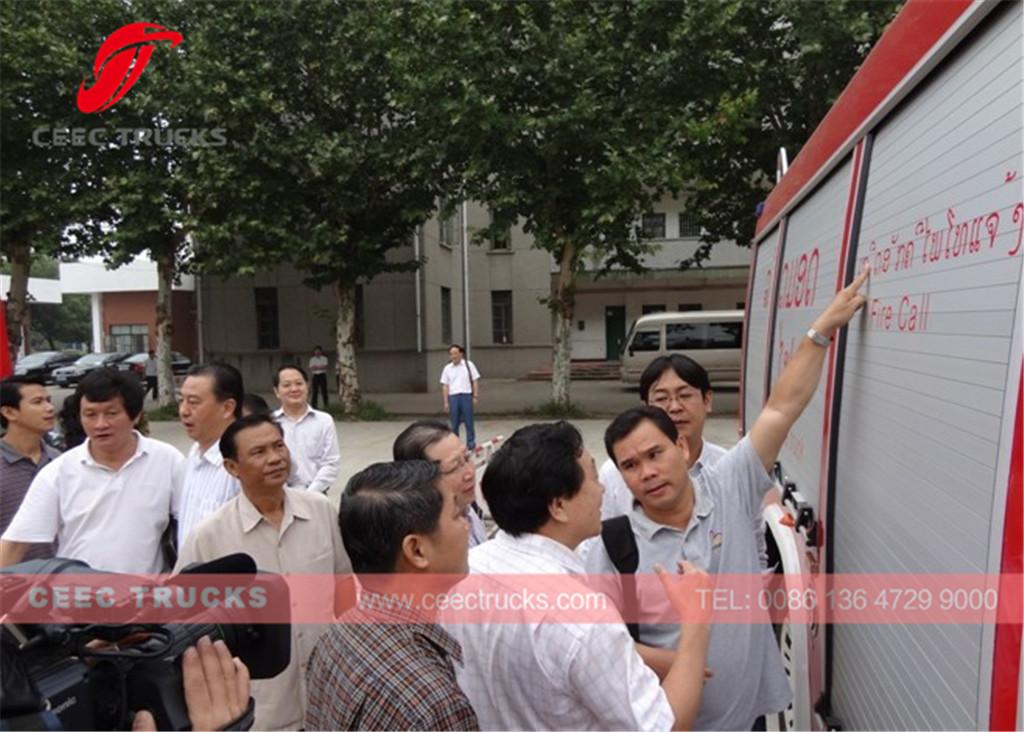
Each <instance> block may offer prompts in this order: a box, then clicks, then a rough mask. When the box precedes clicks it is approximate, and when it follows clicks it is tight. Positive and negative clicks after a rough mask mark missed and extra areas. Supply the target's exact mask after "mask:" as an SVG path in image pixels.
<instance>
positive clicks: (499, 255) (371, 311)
mask: <svg viewBox="0 0 1024 732" xmlns="http://www.w3.org/2000/svg"><path fill="white" fill-rule="evenodd" d="M465 208H466V219H467V220H466V222H465V224H464V223H463V221H462V217H461V216H460V214H459V212H457V213H456V214H454V215H453V216H451V217H449V218H447V219H445V220H439V219H434V220H431V221H428V222H427V223H426V224H425V225H424V226H423V227H421V230H420V232H419V233H418V235H417V236H416V237H415V241H410V244H409V246H408V247H407V248H404V249H402V250H398V251H395V252H394V253H393V256H394V257H395V260H396V261H411V260H413V259H415V258H416V257H417V256H419V257H422V258H423V260H424V264H423V266H422V267H421V268H420V269H419V271H417V272H415V273H395V274H386V275H381V276H379V277H377V278H375V279H374V280H373V281H372V282H369V283H367V284H365V285H362V286H360V288H359V293H358V296H357V305H356V311H357V312H356V319H357V330H358V337H357V343H358V347H357V351H356V358H357V366H358V369H359V379H360V385H361V387H362V388H363V389H364V390H365V391H371V392H373V391H424V390H433V389H436V388H437V383H436V382H437V379H438V376H439V374H440V371H441V368H442V367H443V365H444V364H445V363H446V361H447V359H448V356H447V349H448V345H449V344H450V343H452V342H457V343H462V344H463V345H468V346H469V348H470V351H471V357H472V359H473V361H474V362H475V363H476V364H477V365H478V366H479V368H480V371H481V373H483V374H484V375H485V376H486V377H496V378H519V377H523V376H525V375H526V374H527V373H528V372H530V371H532V370H535V369H538V368H543V367H545V366H548V365H550V363H551V339H552V333H553V330H554V329H553V319H552V316H551V313H550V311H549V310H548V307H547V305H546V304H544V302H543V300H544V299H545V298H547V297H549V296H550V294H551V292H552V287H553V283H554V280H555V275H556V273H557V265H556V263H555V262H554V261H553V259H552V257H551V256H550V255H549V254H547V253H546V252H544V251H539V250H536V249H533V248H532V243H533V242H532V238H531V237H530V236H528V235H527V234H525V233H524V232H523V231H522V229H521V228H519V227H518V226H513V227H511V229H510V230H509V231H508V233H507V235H505V236H499V237H496V238H484V237H482V236H481V235H480V234H481V233H482V232H481V230H482V229H484V228H485V227H487V226H488V225H489V223H490V218H489V217H490V214H489V212H488V211H487V209H485V208H483V207H481V206H477V205H474V204H470V205H468V206H466V207H465ZM644 226H645V228H646V229H647V230H648V233H649V234H650V235H651V236H652V237H653V242H652V244H653V247H654V251H653V252H652V253H651V254H650V255H647V256H646V257H645V260H644V261H645V264H646V266H647V267H648V268H649V270H650V271H648V272H646V273H645V274H643V275H633V274H627V273H624V272H623V273H612V274H610V275H608V276H604V277H601V278H596V277H595V273H596V272H597V270H598V269H599V268H600V262H591V263H588V265H587V267H586V270H585V271H584V273H583V274H582V275H581V276H580V280H579V285H578V289H577V305H576V314H575V315H576V317H575V318H574V320H575V321H576V323H577V325H576V327H575V328H574V332H573V358H574V359H576V360H580V359H597V360H605V359H608V360H615V359H617V358H618V354H619V350H620V349H621V346H622V340H623V338H624V337H625V334H626V331H627V328H628V326H629V324H630V323H631V322H632V321H633V320H635V319H636V318H637V317H638V316H639V315H641V314H642V313H646V312H655V311H657V310H665V309H667V310H677V309H682V310H686V309H712V308H734V307H737V306H742V301H743V299H744V296H745V292H746V283H747V260H748V259H749V250H747V249H743V248H740V247H737V246H735V245H734V244H731V243H723V244H720V245H717V246H716V247H715V249H714V255H713V257H712V260H711V261H710V262H709V263H706V264H705V266H704V267H703V268H701V269H694V270H691V271H686V272H681V271H679V270H678V268H677V264H678V262H679V261H680V260H681V259H682V258H685V257H686V256H688V255H689V254H691V253H692V252H693V251H694V249H695V248H696V246H697V237H698V236H699V231H698V230H696V229H695V228H694V227H693V226H692V225H689V224H688V223H687V220H686V217H685V216H684V215H682V214H681V213H680V206H679V204H678V202H676V201H674V200H672V199H670V198H666V199H665V200H663V201H662V202H661V203H660V204H659V205H658V206H656V207H655V210H654V211H653V212H652V214H651V215H650V216H647V217H645V218H644ZM467 232H468V236H469V240H470V242H471V243H470V245H469V246H468V247H466V246H464V241H465V237H466V234H467ZM198 293H199V294H198V300H199V303H200V305H199V308H198V310H199V320H200V325H199V328H200V332H201V338H202V343H201V345H200V350H201V351H202V352H203V353H204V354H205V357H206V358H222V359H224V360H226V361H228V362H229V363H234V364H236V365H237V366H239V368H240V369H241V370H242V372H243V375H244V376H245V379H246V383H247V384H249V385H251V388H253V389H259V388H269V385H270V381H271V377H272V374H273V372H274V371H275V370H276V369H277V367H278V366H279V365H280V364H282V363H286V362H291V363H294V362H296V361H298V362H300V363H305V362H306V361H307V360H308V358H309V355H310V353H311V352H312V349H313V347H314V346H316V345H320V346H322V347H323V348H324V350H325V351H326V352H327V353H328V354H333V352H334V342H335V337H334V320H335V313H336V309H337V308H336V305H335V295H334V292H333V291H332V290H330V288H324V289H322V290H320V291H316V290H313V289H311V288H309V287H307V286H305V285H303V284H302V273H301V272H298V271H296V270H295V269H293V268H291V267H288V266H281V267H278V268H276V269H274V270H272V271H269V272H265V273H262V274H258V275H255V276H252V277H233V278H228V279H224V278H218V277H203V278H201V281H200V283H199V285H198ZM332 368H333V359H332Z"/></svg>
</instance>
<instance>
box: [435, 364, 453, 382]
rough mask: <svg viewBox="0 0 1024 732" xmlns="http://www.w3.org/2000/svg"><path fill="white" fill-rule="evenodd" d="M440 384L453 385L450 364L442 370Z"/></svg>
mask: <svg viewBox="0 0 1024 732" xmlns="http://www.w3.org/2000/svg"><path fill="white" fill-rule="evenodd" d="M438 383H441V384H450V383H451V379H450V378H449V376H448V364H445V365H444V368H443V369H441V380H440V381H439V382H438Z"/></svg>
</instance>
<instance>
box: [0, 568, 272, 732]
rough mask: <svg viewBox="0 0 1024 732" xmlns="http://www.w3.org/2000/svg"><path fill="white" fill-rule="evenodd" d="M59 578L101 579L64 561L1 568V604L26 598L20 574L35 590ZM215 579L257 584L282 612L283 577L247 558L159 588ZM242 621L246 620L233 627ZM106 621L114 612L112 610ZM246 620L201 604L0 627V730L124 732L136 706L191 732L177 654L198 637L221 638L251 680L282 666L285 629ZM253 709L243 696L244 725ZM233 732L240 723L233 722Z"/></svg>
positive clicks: (161, 724)
mask: <svg viewBox="0 0 1024 732" xmlns="http://www.w3.org/2000/svg"><path fill="white" fill-rule="evenodd" d="M62 574H63V575H65V576H66V575H69V574H100V573H99V572H97V571H96V570H93V569H91V568H90V567H89V566H88V565H87V564H85V563H84V562H79V561H75V560H69V559H46V560H34V561H30V562H23V563H21V564H18V565H15V566H13V567H9V568H7V569H4V570H0V582H2V583H3V594H4V603H3V605H4V608H5V609H6V610H10V608H11V604H10V603H9V602H8V600H9V599H10V598H11V597H16V598H22V599H23V598H25V597H26V596H28V595H29V593H30V587H29V586H31V585H33V582H32V581H31V580H28V577H32V578H33V579H36V578H38V581H39V583H40V584H42V583H45V582H46V581H47V579H52V578H53V577H54V576H56V575H62ZM106 574H109V573H106ZM215 574H220V575H224V574H228V575H240V576H245V578H246V581H247V582H248V583H249V586H250V589H251V588H258V590H257V591H258V592H259V593H260V594H261V596H262V597H264V598H268V597H269V598H270V602H272V603H282V602H283V603H284V604H276V605H275V606H276V607H288V586H287V584H286V583H285V581H284V579H283V578H282V577H280V576H277V575H273V574H265V573H257V572H256V563H255V562H254V561H253V559H252V557H250V556H248V555H246V554H233V555H230V556H227V557H221V558H220V559H216V560H213V561H212V562H207V563H205V564H197V565H193V566H191V567H189V568H188V569H186V570H185V571H184V572H182V574H180V575H177V576H176V577H173V578H171V579H170V580H167V581H166V582H164V583H161V586H163V587H167V586H171V587H174V586H177V589H181V586H182V585H183V584H187V583H188V582H189V580H190V579H193V580H194V579H198V576H201V575H215ZM5 575H6V576H5ZM12 575H13V576H12ZM121 577H124V576H123V575H122V576H121ZM12 582H13V583H15V584H13V585H12ZM123 604H124V603H123V602H122V603H121V605H122V607H120V608H119V609H120V610H122V611H123V610H124V609H125V608H124V607H123ZM122 615H123V613H122ZM243 616H244V619H245V620H246V621H249V622H240V618H242V617H243ZM111 617H120V615H118V614H117V613H116V612H113V611H112V612H111ZM58 620H59V618H58ZM252 621H253V617H252V615H251V613H250V615H248V616H245V614H243V613H237V612H232V611H230V610H228V609H227V608H214V609H207V608H205V607H204V608H203V609H201V610H196V611H195V612H194V614H193V615H190V616H189V617H187V622H182V623H175V624H168V623H163V624H155V623H145V622H124V623H121V624H117V625H112V624H97V623H63V622H54V623H45V624H28V623H22V624H17V625H15V624H11V623H6V622H5V623H4V625H3V628H2V631H0V643H2V647H0V664H2V667H0V672H2V676H0V729H78V730H105V729H110V730H117V729H130V725H131V718H132V714H133V712H135V711H137V710H141V709H148V710H149V711H150V712H152V714H153V717H154V718H155V720H156V723H157V727H158V729H161V730H188V729H191V722H190V721H189V717H188V710H187V708H186V706H185V695H184V690H183V685H182V670H181V657H182V654H184V652H185V650H186V649H188V648H189V647H190V646H193V645H195V644H196V642H197V641H198V640H199V639H200V638H201V637H202V636H204V635H205V636H209V638H210V640H217V639H220V640H223V641H224V642H225V644H226V645H227V647H228V649H229V650H230V651H231V654H232V655H234V656H238V657H239V658H240V659H241V660H242V661H243V662H244V663H245V665H246V666H247V667H248V668H249V674H250V676H251V677H252V678H254V679H266V678H271V677H273V676H276V675H277V674H279V673H281V671H283V670H284V669H285V668H286V667H287V666H288V663H289V661H290V657H291V627H290V625H288V624H282V623H260V622H252ZM252 711H253V703H252V700H251V699H250V702H249V707H248V711H247V715H246V716H247V717H248V720H247V721H248V724H249V725H251V724H252ZM233 728H239V729H247V728H248V726H247V725H245V724H244V723H241V722H240V723H237V727H236V726H235V725H233Z"/></svg>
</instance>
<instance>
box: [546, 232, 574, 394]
mask: <svg viewBox="0 0 1024 732" xmlns="http://www.w3.org/2000/svg"><path fill="white" fill-rule="evenodd" d="M576 254H577V252H576V245H575V244H574V243H572V242H568V243H566V244H565V246H564V247H563V248H562V258H561V261H559V263H558V284H557V285H556V290H555V308H554V312H555V343H554V358H553V364H552V368H551V372H552V373H551V400H552V401H553V402H554V403H555V404H558V405H559V406H562V407H568V406H569V404H570V399H569V385H570V382H571V379H572V376H571V371H570V364H571V362H572V318H573V310H574V308H575V306H576Z"/></svg>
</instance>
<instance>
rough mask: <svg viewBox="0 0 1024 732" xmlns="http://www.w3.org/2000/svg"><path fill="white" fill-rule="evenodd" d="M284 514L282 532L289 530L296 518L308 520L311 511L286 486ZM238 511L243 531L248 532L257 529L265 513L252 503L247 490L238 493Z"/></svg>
mask: <svg viewBox="0 0 1024 732" xmlns="http://www.w3.org/2000/svg"><path fill="white" fill-rule="evenodd" d="M283 490H284V516H283V517H282V518H281V530H280V533H282V534H283V533H284V532H285V531H287V529H288V527H289V526H291V525H292V522H293V521H294V520H295V519H302V520H303V521H306V520H308V519H309V511H307V510H306V507H305V506H303V505H301V504H300V503H299V501H296V500H295V499H294V498H293V497H292V496H291V495H290V490H289V489H288V488H284V489H283ZM238 512H239V515H240V516H241V519H242V531H244V532H245V533H246V534H248V533H249V532H250V531H252V530H253V529H255V528H256V527H257V526H258V525H259V523H260V521H263V520H264V519H263V514H261V513H260V512H259V510H258V509H257V508H256V506H254V505H253V504H252V501H250V500H249V497H248V496H247V495H245V490H244V489H243V490H241V491H239V493H238Z"/></svg>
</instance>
